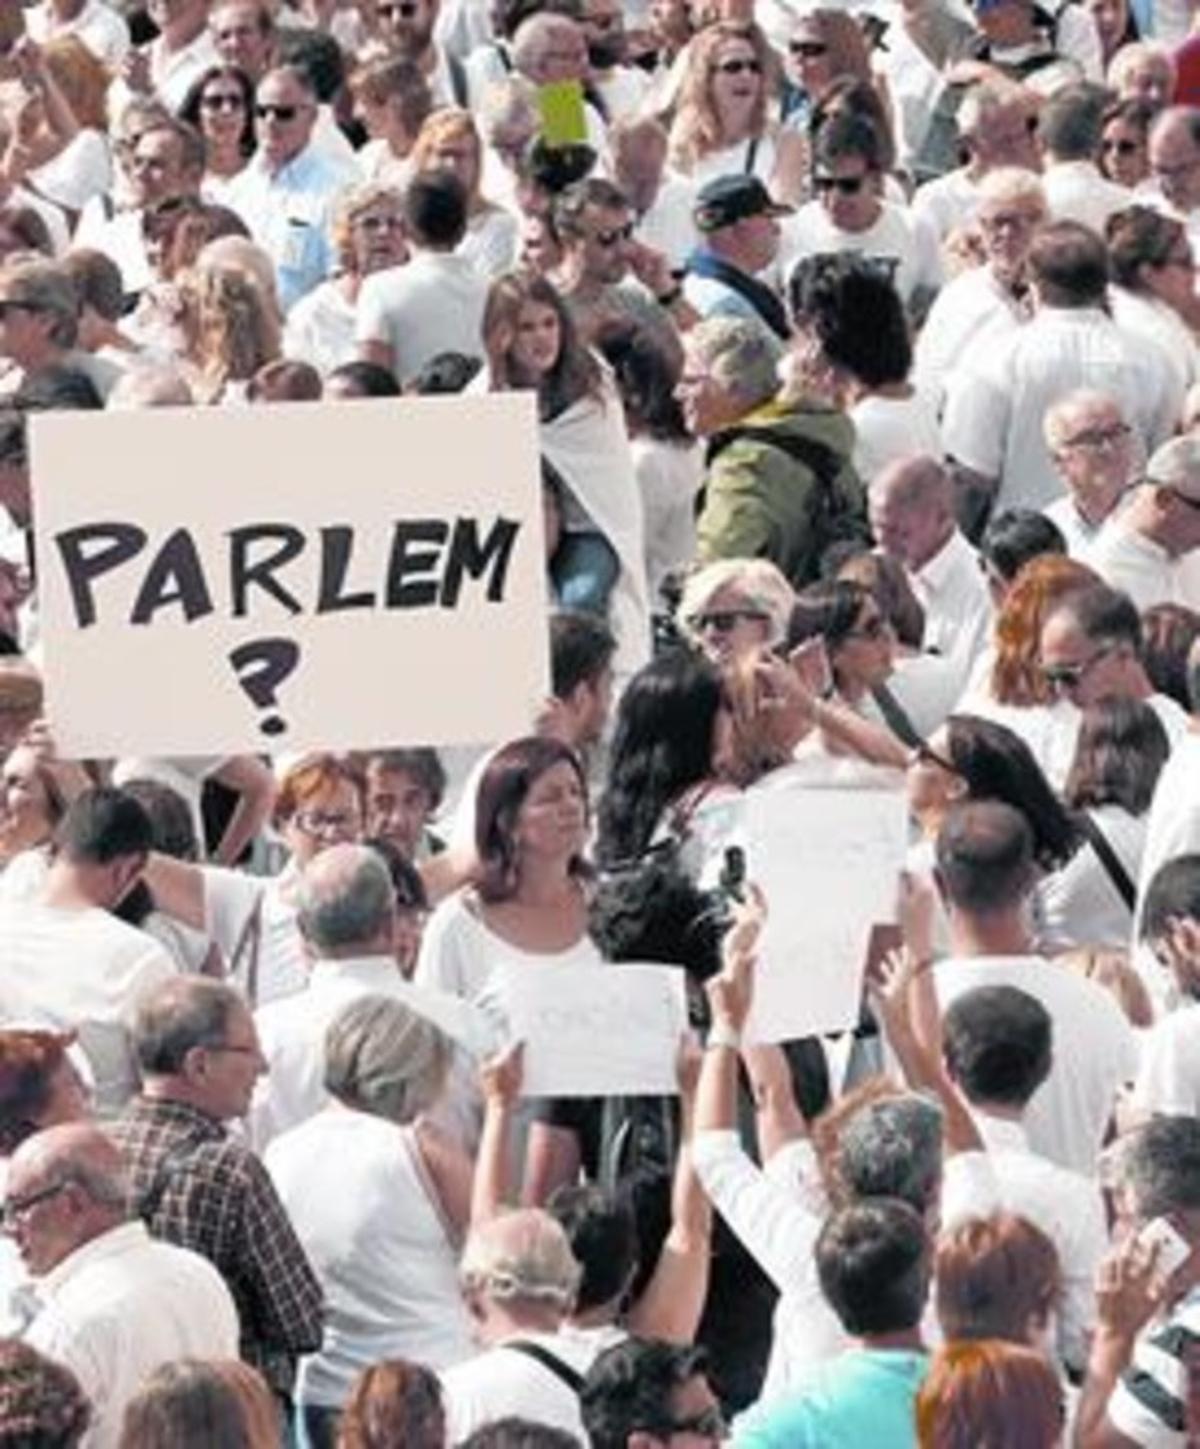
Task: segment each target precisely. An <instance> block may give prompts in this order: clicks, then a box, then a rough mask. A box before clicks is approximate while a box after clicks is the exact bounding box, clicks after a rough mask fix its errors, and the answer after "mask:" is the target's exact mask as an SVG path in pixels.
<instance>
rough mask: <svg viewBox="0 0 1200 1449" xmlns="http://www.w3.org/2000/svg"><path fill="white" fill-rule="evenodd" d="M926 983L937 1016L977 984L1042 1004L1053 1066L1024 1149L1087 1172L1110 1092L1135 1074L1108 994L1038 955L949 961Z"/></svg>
mask: <svg viewBox="0 0 1200 1449" xmlns="http://www.w3.org/2000/svg"><path fill="white" fill-rule="evenodd" d="M933 980H934V987H935V989H936V991H937V997H938V1004H939V1006H940V1007H941V1009H942V1010H943V1011H944V1010H945V1009H946V1007H947V1006H949V1004H950V1003H951V1002H952V1001H954V1000H956V999H957V998H958V997H960V996H962V995H963V994H964V993H965V992H967V991H973V990H974V989H975V988H976V987H978V986H1016V987H1018V988H1019V989H1020V990H1021V991H1026V992H1028V993H1029V995H1030V996H1033V997H1036V998H1037V1000H1038V1001H1040V1002H1041V1003H1042V1005H1043V1006H1044V1007H1045V1008H1046V1010H1047V1011H1048V1012H1049V1013H1050V1019H1051V1022H1052V1023H1053V1030H1054V1062H1053V1065H1052V1066H1051V1068H1050V1076H1049V1077H1048V1078H1047V1080H1046V1081H1045V1082H1044V1083H1043V1084H1042V1086H1041V1087H1039V1088H1038V1090H1037V1092H1036V1093H1035V1095H1034V1097H1033V1100H1032V1101H1031V1102H1030V1104H1029V1111H1028V1113H1027V1115H1026V1127H1027V1130H1028V1133H1029V1141H1030V1145H1031V1146H1032V1147H1033V1149H1034V1151H1036V1152H1039V1153H1041V1154H1043V1155H1044V1156H1046V1157H1048V1158H1050V1160H1051V1161H1052V1162H1056V1163H1058V1164H1059V1165H1060V1166H1061V1167H1069V1168H1071V1169H1072V1170H1074V1171H1075V1172H1080V1173H1084V1174H1090V1173H1094V1172H1095V1170H1096V1156H1097V1153H1098V1152H1099V1150H1100V1146H1101V1143H1102V1142H1103V1139H1104V1131H1105V1128H1106V1127H1107V1126H1108V1121H1109V1118H1110V1117H1111V1115H1112V1109H1113V1100H1114V1098H1115V1096H1116V1092H1117V1089H1118V1088H1119V1087H1121V1086H1123V1085H1124V1084H1125V1083H1126V1082H1128V1081H1131V1080H1132V1078H1133V1076H1134V1073H1135V1072H1136V1070H1137V1052H1136V1048H1135V1045H1134V1038H1133V1030H1132V1028H1131V1027H1130V1025H1129V1022H1128V1021H1127V1020H1126V1018H1125V1017H1124V1015H1123V1014H1122V1012H1121V1008H1120V1007H1119V1006H1118V1005H1117V1003H1116V1001H1115V1000H1114V999H1113V997H1112V996H1111V995H1110V994H1109V993H1108V992H1107V991H1106V990H1105V989H1104V988H1103V987H1102V986H1097V985H1096V983H1095V982H1094V981H1089V980H1088V979H1087V978H1086V977H1084V976H1080V975H1077V974H1076V973H1075V972H1074V971H1070V970H1068V969H1067V968H1066V967H1063V966H1055V965H1054V964H1053V962H1050V961H1046V960H1044V959H1042V958H1041V957H1039V956H977V957H970V958H966V957H953V956H951V957H948V958H947V959H946V960H944V961H939V962H938V963H937V965H936V966H935V967H934V968H933Z"/></svg>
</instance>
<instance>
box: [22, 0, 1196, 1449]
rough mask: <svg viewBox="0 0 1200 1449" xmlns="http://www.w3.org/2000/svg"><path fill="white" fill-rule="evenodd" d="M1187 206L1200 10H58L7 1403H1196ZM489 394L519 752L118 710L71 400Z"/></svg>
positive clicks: (127, 403) (288, 1429)
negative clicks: (71, 635)
mask: <svg viewBox="0 0 1200 1449" xmlns="http://www.w3.org/2000/svg"><path fill="white" fill-rule="evenodd" d="M1198 248H1200V14H1195V13H1194V9H1193V6H1192V5H1190V4H1188V3H1184V0H1036V3H1035V0H970V3H965V0H853V3H837V4H834V3H827V0H817V3H816V4H815V5H814V4H811V3H809V0H624V3H621V0H492V3H490V4H485V3H483V0H145V3H143V0H32V3H22V0H4V3H3V4H2V5H0V760H2V765H0V1201H2V1211H0V1221H2V1227H3V1235H2V1236H0V1449H70V1446H76V1445H81V1446H85V1449H208V1446H212V1449H276V1446H280V1445H286V1446H290V1449H451V1446H471V1449H568V1446H578V1449H583V1446H587V1445H591V1446H594V1449H705V1446H712V1445H716V1444H718V1443H720V1442H723V1441H725V1440H726V1439H732V1441H733V1442H734V1443H735V1444H738V1445H744V1446H746V1449H800V1446H813V1449H1053V1446H1062V1449H1068V1446H1078V1449H1125V1446H1145V1449H1167V1446H1184V1445H1187V1444H1191V1443H1196V1442H1200V1356H1198V1355H1197V1351H1196V1349H1197V1343H1198V1341H1200V1004H1198V998H1200V298H1198V295H1197V288H1196V275H1197V265H1198V263H1200V250H1198ZM483 392H521V393H525V394H532V395H533V399H534V402H535V406H536V413H537V419H538V437H539V444H540V452H541V465H542V466H541V476H540V479H539V480H532V479H531V480H530V486H531V488H540V494H541V502H542V514H543V517H544V522H545V528H544V538H545V550H544V569H545V593H546V597H547V600H548V613H547V618H546V621H545V631H546V632H545V649H546V651H547V654H548V657H549V677H550V680H551V691H552V692H551V695H550V697H548V698H547V699H546V700H545V701H543V702H542V703H541V704H540V705H539V707H538V709H537V710H536V713H535V714H534V715H532V716H531V718H530V720H529V727H528V733H527V734H526V735H525V736H524V737H522V738H518V739H513V740H503V739H494V740H490V741H477V740H476V741H467V740H463V741H461V742H450V741H440V742H438V744H439V746H440V749H441V752H440V753H439V750H437V749H434V748H432V747H430V743H429V742H428V741H425V740H420V739H413V738H411V737H410V736H409V735H408V733H407V732H406V728H405V722H404V716H405V692H406V691H407V690H408V689H411V688H413V687H415V685H416V684H417V683H421V684H422V686H423V687H429V685H430V684H432V686H433V687H435V688H443V689H449V690H452V689H453V687H454V684H453V667H454V666H453V660H447V661H445V662H444V669H443V671H442V672H441V673H440V674H439V673H437V672H436V671H433V670H431V668H430V663H431V661H420V662H418V661H413V660H406V659H404V658H397V659H395V660H393V661H389V666H390V667H389V668H388V670H387V671H386V677H385V678H384V679H383V680H382V682H381V675H380V669H379V662H378V660H370V661H368V660H366V659H364V662H363V670H362V678H363V682H364V687H365V688H369V689H376V690H378V689H379V688H381V687H383V688H387V689H392V690H394V693H395V739H394V741H393V742H392V746H391V747H390V748H388V749H385V750H374V751H366V750H364V751H361V752H358V753H350V754H337V753H333V752H305V753H303V754H299V755H286V756H285V755H280V756H278V757H276V758H274V759H268V758H266V757H263V756H260V755H258V754H257V753H255V752H253V751H248V752H247V753H245V754H242V755H235V756H224V757H216V756H210V757H205V758H186V759H177V758H171V759H167V758H135V757H132V756H130V757H126V758H119V759H85V760H75V759H68V758H65V757H64V755H63V753H62V752H61V751H60V749H59V748H58V746H57V744H56V740H55V737H54V730H53V724H52V714H53V703H54V702H53V698H51V699H50V700H48V701H47V700H46V698H45V692H44V688H43V675H42V668H43V664H44V662H45V652H46V648H47V647H52V640H44V639H43V637H42V631H41V628H40V623H39V608H38V604H39V598H38V589H37V570H36V562H37V560H36V559H35V556H34V550H33V536H34V534H33V529H34V523H35V514H36V511H37V508H38V505H39V499H41V498H44V496H45V492H44V490H47V489H52V488H53V486H54V479H53V478H47V477H45V476H43V475H42V472H41V471H39V469H38V467H37V459H36V457H33V458H31V445H30V436H29V419H30V415H31V414H34V413H44V412H47V411H52V410H87V409H91V410H101V409H124V410H130V409H141V408H146V407H155V408H180V407H201V406H204V407H207V406H227V407H260V406H263V405H267V406H291V405H302V404H310V405H311V404H314V403H321V402H324V403H326V404H329V405H336V404H340V403H342V402H348V401H351V400H361V399H387V400H390V401H385V402H377V403H375V406H376V407H378V408H385V407H394V408H404V407H408V408H411V407H414V406H417V404H414V403H412V402H409V401H407V400H406V399H408V398H411V397H413V396H415V395H427V394H431V393H440V394H457V393H463V394H478V393H483ZM440 406H441V405H440ZM444 406H445V407H446V411H445V413H444V416H445V417H446V418H452V417H453V406H454V405H453V404H452V403H451V404H445V405H444ZM360 461H361V463H363V464H365V463H366V459H365V458H364V459H362V460H359V459H357V458H356V459H353V460H350V459H347V460H346V463H350V464H351V466H353V465H354V464H356V463H359V462H360ZM371 461H372V464H373V467H374V473H373V477H374V479H375V481H376V484H377V485H378V487H379V489H380V490H381V492H380V496H381V498H382V500H383V503H382V506H383V507H385V508H391V507H393V506H395V504H396V502H397V501H398V500H400V499H402V498H403V496H404V488H405V476H406V470H409V469H412V468H418V467H420V465H421V463H420V459H419V458H392V459H386V460H384V459H373V460H371ZM329 462H330V465H331V468H334V467H336V466H338V465H341V466H342V467H344V466H346V463H343V462H342V460H340V459H338V460H335V459H334V458H333V457H332V456H331V457H330V459H329ZM31 475H33V476H31ZM332 476H334V475H333V473H332V472H331V477H332ZM477 484H478V488H479V492H480V497H481V498H483V497H484V496H485V495H486V492H487V488H488V480H487V479H486V478H484V477H481V478H479V479H478V480H477ZM226 485H228V486H233V485H232V482H231V480H226V479H221V478H214V479H213V482H212V486H213V488H214V489H219V488H221V487H223V486H226ZM163 486H164V487H169V486H171V482H170V478H169V477H164V480H163ZM389 500H390V501H389ZM538 566H539V567H541V561H540V560H539V564H538ZM538 645H539V647H541V641H540V640H539V641H538ZM414 665H416V667H415V668H414ZM120 687H121V688H122V689H123V690H125V691H126V694H127V698H128V707H129V709H130V711H136V710H137V708H138V690H140V689H154V688H162V687H168V688H169V684H167V683H166V682H165V681H164V682H160V681H156V680H149V679H141V680H134V679H125V680H123V681H121V684H120ZM47 706H48V707H47ZM48 715H49V716H50V717H51V718H50V719H49V720H48V718H47V716H48ZM468 744H469V745H470V746H471V747H472V748H470V749H467V748H465V747H466V746H467V745H468ZM450 746H454V747H453V748H450ZM862 791H872V792H877V795H878V798H879V799H880V800H891V801H894V802H895V803H896V807H897V819H899V813H898V812H899V808H900V803H901V802H903V804H904V807H905V809H906V812H907V818H908V821H909V827H910V835H909V843H908V847H907V851H906V853H905V854H904V856H903V858H902V859H901V858H897V859H896V861H895V862H894V869H891V870H889V873H888V878H887V879H886V880H881V881H872V882H866V883H864V884H863V895H864V899H866V898H868V897H870V898H871V899H877V898H878V897H879V892H878V891H877V890H876V889H875V888H876V887H877V886H880V885H881V884H882V886H883V887H884V888H885V890H886V892H887V893H888V894H891V893H892V891H893V887H894V899H895V905H894V911H892V912H890V913H887V914H890V916H891V919H890V920H874V919H871V912H868V910H867V908H866V907H864V908H863V911H862V913H861V914H862V916H863V919H861V920H856V921H853V922H851V927H852V930H854V931H859V930H860V931H861V935H862V937H863V940H864V943H865V942H866V939H867V937H868V936H869V937H870V942H871V944H870V947H869V948H868V949H866V950H864V959H863V960H862V961H861V962H860V963H859V964H858V966H857V967H856V968H854V971H855V975H854V977H853V981H852V982H851V986H852V987H853V990H854V993H855V999H856V1000H859V997H858V989H859V983H860V981H861V999H860V1004H859V1006H858V1008H857V1010H856V1013H855V1020H853V1021H847V1024H846V1026H845V1028H844V1029H843V1030H840V1031H835V1032H829V1033H825V1034H822V1035H811V1036H805V1037H801V1038H799V1039H795V1040H784V1041H777V1040H774V1039H773V1037H774V1036H776V1035H779V1034H780V1033H779V1032H775V1033H772V1031H771V1030H770V1029H769V1028H770V1021H769V1020H768V1021H766V1023H765V1027H766V1029H764V1015H768V1016H769V1013H766V1012H765V1008H762V1009H760V1010H759V1012H758V1013H757V1014H756V1012H755V1001H756V996H757V999H758V1001H759V1004H760V1008H761V1007H762V1003H763V1002H764V1000H765V999H766V993H765V992H764V991H763V990H762V983H763V981H764V977H765V973H766V972H768V971H772V972H779V971H781V970H786V971H788V972H791V973H794V975H795V977H796V978H802V977H803V975H804V973H805V972H806V970H810V969H813V970H815V969H816V968H817V967H818V966H820V964H821V963H819V962H814V960H813V957H812V950H811V949H810V950H808V951H806V948H805V944H804V942H803V941H802V940H800V941H796V942H794V943H793V945H792V947H791V951H790V954H789V959H787V960H786V961H783V962H781V960H780V956H779V952H778V950H776V951H774V952H773V953H770V954H769V953H768V952H767V951H766V950H765V949H764V948H763V940H764V937H763V931H764V929H767V930H769V929H770V919H771V915H772V902H771V901H770V900H767V899H765V898H764V895H763V893H762V891H761V890H760V889H759V886H758V884H757V883H756V882H755V880H754V879H753V878H749V879H748V878H747V860H750V861H754V860H756V859H758V858H759V857H757V856H756V854H755V851H756V849H758V848H759V846H758V845H756V839H755V835H754V831H755V828H756V826H755V821H756V819H758V809H759V807H760V806H761V804H762V802H763V799H764V792H770V793H771V795H772V798H773V799H774V800H776V801H778V800H779V799H784V800H786V802H788V804H787V808H788V809H790V810H792V811H794V813H795V817H796V825H797V831H798V832H802V833H803V835H804V836H805V837H807V838H809V839H810V840H813V841H818V842H819V841H821V840H822V829H823V815H824V816H825V817H826V818H828V813H829V812H831V811H832V810H833V809H834V808H835V802H837V801H841V800H844V799H845V797H846V794H847V792H862ZM858 798H861V797H858ZM793 838H796V837H793ZM780 849H781V851H782V848H781V847H780ZM772 866H773V869H772V870H771V871H770V875H771V878H772V880H779V879H781V878H783V879H794V894H795V898H796V899H797V900H800V901H801V902H804V901H805V900H806V899H808V897H806V892H809V891H811V890H812V889H813V887H812V884H811V882H810V881H807V880H806V879H805V876H804V872H803V871H802V870H800V869H799V868H798V867H797V868H796V871H795V874H794V877H788V876H787V871H788V869H789V867H790V857H789V858H788V859H782V858H780V859H774V860H773V861H772ZM893 875H894V877H895V879H894V881H893V879H892V876H893ZM849 885H850V890H849V891H848V892H847V895H848V896H851V897H852V896H853V886H854V883H853V882H850V883H849ZM868 886H869V887H870V889H868V888H867V887H868ZM814 904H815V903H814ZM778 905H779V901H778V897H777V898H776V906H777V907H778ZM843 908H846V907H843ZM872 909H873V908H872ZM792 914H793V915H794V912H793V913H792ZM814 914H815V912H814ZM623 963H656V964H657V965H658V966H660V967H661V968H663V969H664V970H667V971H671V972H674V973H678V977H677V978H673V979H678V980H681V981H682V985H683V997H684V999H685V1000H686V1003H687V1016H688V1022H689V1029H688V1031H687V1033H686V1034H685V1035H684V1037H683V1038H682V1039H681V1040H680V1041H679V1042H678V1044H677V1050H676V1048H675V1046H674V1045H673V1046H672V1048H671V1050H672V1052H673V1053H674V1060H673V1064H672V1070H673V1074H674V1077H675V1080H676V1083H677V1092H676V1093H674V1094H672V1095H670V1096H646V1095H632V1096H631V1095H628V1094H627V1093H626V1092H625V1090H624V1084H623V1083H621V1082H617V1081H615V1080H613V1081H612V1083H611V1085H612V1090H611V1092H610V1093H608V1094H606V1095H603V1096H589V1097H578V1096H561V1097H556V1096H547V1095H541V1094H538V1095H535V1094H533V1093H531V1092H529V1091H527V1090H526V1085H527V1083H529V1084H532V1074H531V1071H530V1069H529V1066H528V1063H527V1060H526V1052H527V1044H526V1043H523V1042H522V1041H521V1040H519V1039H517V1034H516V1033H514V1032H513V1031H511V1030H510V1029H508V1027H507V1025H506V1023H507V1020H508V1016H507V1007H506V998H505V989H506V988H505V983H506V982H508V981H511V980H512V979H513V975H514V973H518V978H519V979H520V974H521V973H524V979H531V973H538V972H546V971H547V970H549V969H550V968H555V971H556V974H555V975H554V977H553V978H550V977H547V978H546V979H547V980H550V979H553V980H554V981H555V982H556V983H557V985H556V987H555V990H558V991H561V992H562V993H563V994H564V999H565V997H566V996H567V995H569V992H570V985H569V983H570V981H571V973H572V972H573V971H574V972H580V971H588V972H594V969H595V968H597V967H599V966H601V965H605V968H606V970H608V971H611V972H612V973H619V972H620V970H621V968H622V964H623ZM576 979H577V980H582V977H577V978H576ZM604 979H605V980H607V979H608V978H607V977H605V978H604ZM613 979H614V980H616V979H618V978H617V977H616V976H614V978H613ZM617 1045H618V1044H616V1043H609V1042H605V1041H599V1042H597V1043H596V1044H595V1050H596V1052H597V1054H598V1055H599V1056H600V1057H603V1055H604V1053H605V1052H606V1051H607V1050H609V1049H610V1048H611V1049H612V1050H614V1051H615V1049H616V1047H617ZM665 1065H666V1058H664V1066H665Z"/></svg>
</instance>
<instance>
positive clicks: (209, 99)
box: [200, 91, 246, 111]
mask: <svg viewBox="0 0 1200 1449" xmlns="http://www.w3.org/2000/svg"><path fill="white" fill-rule="evenodd" d="M200 105H201V107H202V108H203V109H204V110H206V111H241V110H244V109H245V106H246V102H245V101H244V100H243V99H242V97H241V96H239V95H235V94H233V93H232V92H225V91H213V92H212V93H211V94H210V95H206V96H201V97H200Z"/></svg>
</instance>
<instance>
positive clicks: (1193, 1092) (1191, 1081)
mask: <svg viewBox="0 0 1200 1449" xmlns="http://www.w3.org/2000/svg"><path fill="white" fill-rule="evenodd" d="M1141 1045H1142V1052H1141V1067H1140V1069H1139V1071H1138V1075H1137V1081H1136V1082H1135V1083H1134V1088H1133V1101H1134V1103H1135V1105H1136V1106H1138V1107H1140V1108H1142V1109H1143V1110H1144V1111H1146V1112H1161V1113H1163V1114H1164V1115H1167V1116H1180V1117H1200V1002H1194V1001H1193V1002H1188V1003H1187V1004H1186V1005H1183V1006H1179V1007H1177V1008H1176V1010H1174V1011H1168V1012H1167V1013H1166V1015H1165V1016H1163V1017H1161V1018H1160V1019H1159V1020H1158V1021H1157V1022H1155V1024H1154V1026H1153V1027H1151V1029H1150V1030H1149V1031H1148V1032H1147V1033H1146V1034H1145V1035H1144V1036H1143V1038H1142V1044H1141Z"/></svg>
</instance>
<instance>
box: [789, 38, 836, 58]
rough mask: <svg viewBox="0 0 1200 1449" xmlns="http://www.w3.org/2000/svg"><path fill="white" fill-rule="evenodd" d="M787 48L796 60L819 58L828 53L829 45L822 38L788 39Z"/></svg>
mask: <svg viewBox="0 0 1200 1449" xmlns="http://www.w3.org/2000/svg"><path fill="white" fill-rule="evenodd" d="M788 50H789V51H790V52H791V54H792V55H794V56H795V57H796V58H797V59H798V60H819V59H820V58H821V56H823V55H828V54H829V47H828V46H827V45H826V44H825V42H824V41H823V40H790V41H788Z"/></svg>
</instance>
